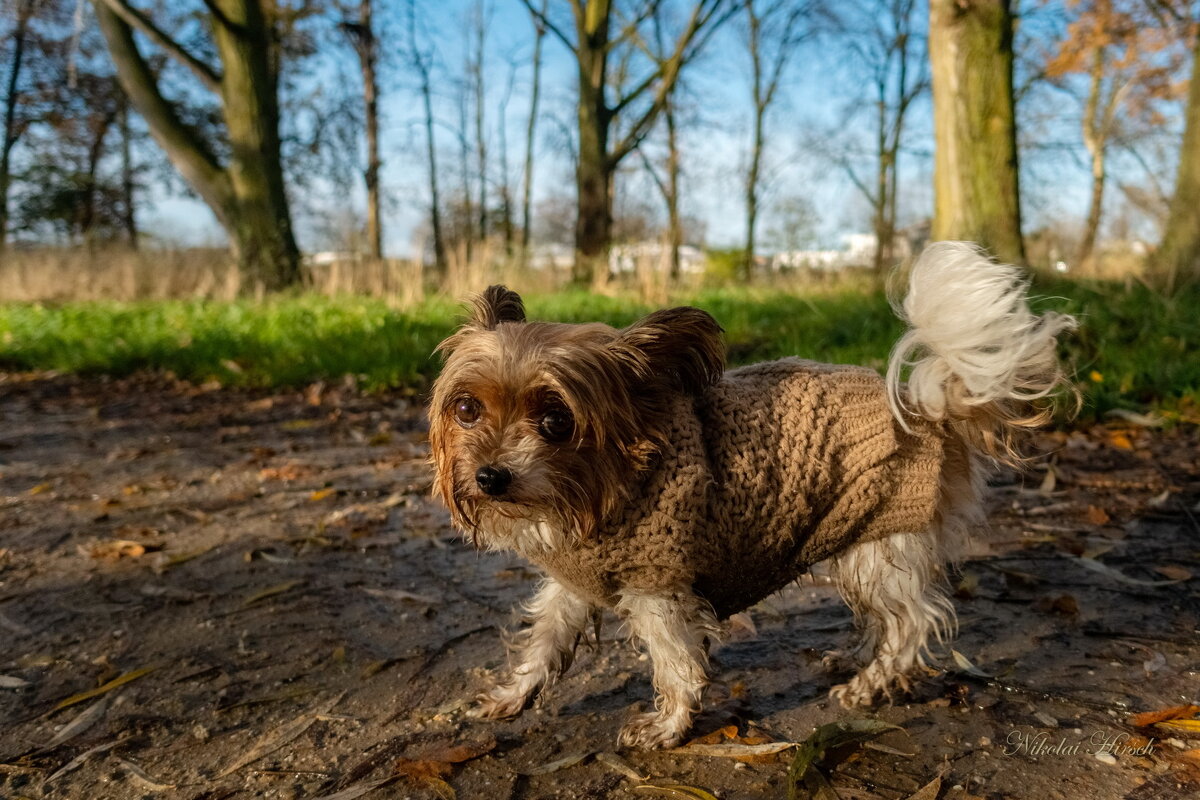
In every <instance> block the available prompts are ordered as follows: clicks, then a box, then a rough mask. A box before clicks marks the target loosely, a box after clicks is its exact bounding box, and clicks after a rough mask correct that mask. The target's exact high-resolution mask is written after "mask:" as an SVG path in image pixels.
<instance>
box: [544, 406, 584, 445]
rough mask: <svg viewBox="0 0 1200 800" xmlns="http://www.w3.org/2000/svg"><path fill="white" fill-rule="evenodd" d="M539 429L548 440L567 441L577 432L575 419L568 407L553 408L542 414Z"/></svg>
mask: <svg viewBox="0 0 1200 800" xmlns="http://www.w3.org/2000/svg"><path fill="white" fill-rule="evenodd" d="M538 430H540V431H541V432H542V436H544V437H546V440H547V441H551V442H565V441H566V440H567V439H570V438H571V434H573V433H575V419H574V418H573V417H572V416H571V412H569V411H567V410H566V409H562V408H552V409H550V410H549V411H547V412H546V413H545V414H544V415H543V416H542V419H541V422H539V423H538Z"/></svg>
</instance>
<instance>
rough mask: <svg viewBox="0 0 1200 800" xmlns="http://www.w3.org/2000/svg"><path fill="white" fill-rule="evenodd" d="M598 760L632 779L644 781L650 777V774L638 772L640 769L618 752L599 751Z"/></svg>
mask: <svg viewBox="0 0 1200 800" xmlns="http://www.w3.org/2000/svg"><path fill="white" fill-rule="evenodd" d="M596 760H597V761H599V762H600V763H601V764H603V765H604V766H606V767H608V768H609V769H611V770H613V771H615V772H619V773H621V774H622V775H624V776H625V777H626V778H629V780H631V781H637V782H638V783H642V782H643V781H646V780H647V779H648V778H649V776H646V777H643V776H642V775H640V774H638V771H637V770H636V769H634V768H633V765H632V764H630V763H629V762H628V761H626V760H625V759H623V758H621V757H620V756H619V755H617V754H616V753H597V754H596Z"/></svg>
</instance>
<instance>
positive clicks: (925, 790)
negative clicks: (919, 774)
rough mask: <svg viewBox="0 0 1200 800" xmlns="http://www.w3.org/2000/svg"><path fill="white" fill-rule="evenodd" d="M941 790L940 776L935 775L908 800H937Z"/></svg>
mask: <svg viewBox="0 0 1200 800" xmlns="http://www.w3.org/2000/svg"><path fill="white" fill-rule="evenodd" d="M941 790H942V776H941V775H937V776H935V777H934V779H933V780H931V781H930V782H929V783H927V784H925V785H924V786H922V787H921V788H920V789H917V791H915V792H914V793H913V794H911V795H909V798H908V800H937V796H938V792H940V791H941Z"/></svg>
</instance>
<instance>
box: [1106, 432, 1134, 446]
mask: <svg viewBox="0 0 1200 800" xmlns="http://www.w3.org/2000/svg"><path fill="white" fill-rule="evenodd" d="M1108 442H1109V444H1111V445H1112V446H1113V447H1115V448H1117V449H1118V450H1132V449H1133V442H1132V441H1130V440H1129V435H1128V434H1126V433H1125V432H1124V431H1113V432H1112V433H1111V434H1109V437H1108Z"/></svg>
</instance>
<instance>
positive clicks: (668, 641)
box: [616, 592, 720, 750]
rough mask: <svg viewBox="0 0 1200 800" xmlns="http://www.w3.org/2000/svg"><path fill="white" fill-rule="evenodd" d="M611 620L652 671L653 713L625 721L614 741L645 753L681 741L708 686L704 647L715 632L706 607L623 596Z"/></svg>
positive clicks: (685, 596) (677, 599) (668, 598)
mask: <svg viewBox="0 0 1200 800" xmlns="http://www.w3.org/2000/svg"><path fill="white" fill-rule="evenodd" d="M616 610H617V614H618V616H620V617H621V618H622V619H624V620H625V621H626V623H627V625H628V626H629V631H630V633H631V634H633V636H634V637H635V638H637V639H638V640H639V641H641V642H642V644H644V645H645V647H646V650H647V652H648V653H649V655H650V660H651V662H652V663H653V665H654V707H655V710H654V711H652V712H649V713H646V714H638V715H637V716H635V717H634V718H633V719H631V720H630V721H629V722H628V723H627V724H626V725H625V727H624V728H622V729H621V734H620V736H619V737H618V738H617V741H618V743H619V744H621V745H622V746H623V747H642V748H646V749H649V750H653V749H658V748H664V747H674V746H675V745H677V744H679V743H680V742H681V741H683V737H684V735H685V734H686V733H687V732H688V729H689V728H690V727H691V725H692V717H693V716H695V714H696V712H697V711H699V710H700V699H701V695H702V694H703V693H704V687H705V686H707V685H708V643H709V641H710V640H712V639H715V638H716V636H717V634H718V632H719V630H720V628H719V626H718V624H717V620H716V617H715V616H714V615H713V613H712V610H711V608H709V606H708V604H707V603H705V602H703V601H702V600H700V599H699V598H697V597H696V596H695V595H693V594H691V593H690V592H678V593H674V594H671V595H660V594H650V593H642V592H627V593H624V594H622V595H621V598H620V600H619V601H618V602H617V609H616Z"/></svg>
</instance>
